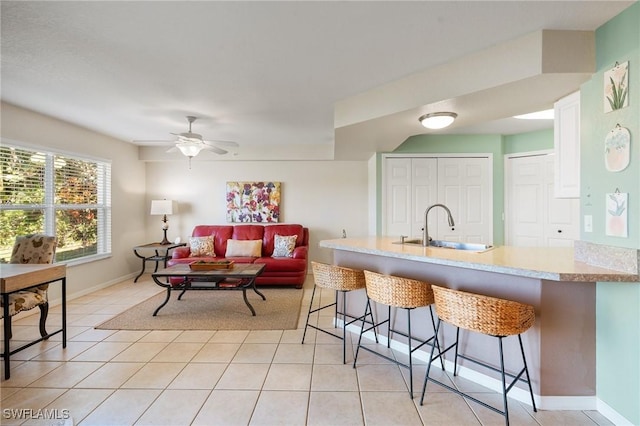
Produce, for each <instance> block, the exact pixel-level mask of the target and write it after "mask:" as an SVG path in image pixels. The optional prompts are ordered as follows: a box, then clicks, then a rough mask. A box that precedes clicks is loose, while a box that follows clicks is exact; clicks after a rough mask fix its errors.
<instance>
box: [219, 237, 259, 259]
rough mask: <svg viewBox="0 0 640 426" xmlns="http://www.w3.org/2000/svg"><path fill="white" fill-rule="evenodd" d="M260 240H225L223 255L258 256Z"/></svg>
mask: <svg viewBox="0 0 640 426" xmlns="http://www.w3.org/2000/svg"><path fill="white" fill-rule="evenodd" d="M260 256H262V240H227V253H226V254H225V257H260Z"/></svg>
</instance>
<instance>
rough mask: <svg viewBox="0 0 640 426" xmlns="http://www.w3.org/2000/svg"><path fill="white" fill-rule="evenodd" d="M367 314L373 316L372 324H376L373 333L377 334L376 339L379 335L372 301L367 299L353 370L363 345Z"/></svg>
mask: <svg viewBox="0 0 640 426" xmlns="http://www.w3.org/2000/svg"><path fill="white" fill-rule="evenodd" d="M367 314H369V315H371V322H372V323H373V324H374V327H373V332H374V334H376V338H377V333H376V330H375V321H374V319H373V311H372V308H371V299H369V298H368V297H367V304H366V306H365V307H364V315H363V316H362V327H361V328H360V336H359V337H358V347H356V353H355V355H354V356H353V368H356V362H357V361H358V354H359V353H360V344H361V343H362V335H363V334H364V326H365V324H366V322H365V321H364V320H365V319H367Z"/></svg>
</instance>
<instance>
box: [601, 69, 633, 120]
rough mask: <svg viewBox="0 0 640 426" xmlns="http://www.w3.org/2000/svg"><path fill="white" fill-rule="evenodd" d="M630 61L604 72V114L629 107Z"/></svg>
mask: <svg viewBox="0 0 640 426" xmlns="http://www.w3.org/2000/svg"><path fill="white" fill-rule="evenodd" d="M628 94H629V61H627V62H623V63H621V64H619V63H617V62H616V64H615V65H614V67H613V68H611V69H610V70H608V71H605V72H604V112H611V111H615V110H617V109H620V108H624V107H626V106H629V96H628Z"/></svg>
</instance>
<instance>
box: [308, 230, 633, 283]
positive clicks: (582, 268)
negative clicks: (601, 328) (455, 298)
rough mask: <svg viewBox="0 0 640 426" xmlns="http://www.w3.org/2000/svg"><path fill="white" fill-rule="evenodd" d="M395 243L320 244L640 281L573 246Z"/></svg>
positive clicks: (520, 271)
mask: <svg viewBox="0 0 640 426" xmlns="http://www.w3.org/2000/svg"><path fill="white" fill-rule="evenodd" d="M396 242H398V239H397V238H390V237H367V238H341V239H335V240H323V241H320V247H325V248H330V249H339V250H346V251H352V252H356V253H365V254H375V255H378V256H387V257H395V258H399V259H407V260H413V261H417V262H425V263H431V264H434V265H447V266H455V267H458V268H466V269H473V270H477V271H487V272H498V273H501V274H510V275H517V276H521V277H530V278H539V279H545V280H552V281H580V282H597V281H612V282H621V281H622V282H636V281H640V279H639V277H638V274H637V273H635V274H634V273H629V272H622V271H618V270H614V269H607V268H602V267H598V266H594V265H591V264H588V263H586V262H581V261H577V260H575V254H574V249H573V248H560V247H509V246H498V247H494V248H491V249H489V250H486V251H482V252H473V251H466V250H453V249H448V248H438V247H422V246H419V245H413V244H396Z"/></svg>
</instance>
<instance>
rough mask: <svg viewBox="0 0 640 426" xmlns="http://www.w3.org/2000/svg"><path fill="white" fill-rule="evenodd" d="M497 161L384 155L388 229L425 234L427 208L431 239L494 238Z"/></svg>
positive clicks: (482, 240)
mask: <svg viewBox="0 0 640 426" xmlns="http://www.w3.org/2000/svg"><path fill="white" fill-rule="evenodd" d="M492 164H493V162H492V159H491V158H490V157H488V156H485V157H439V158H436V157H427V156H414V157H404V156H403V157H393V156H389V157H385V159H384V169H383V170H384V176H383V182H384V184H383V186H384V190H383V209H382V211H383V220H382V224H383V229H382V232H383V234H384V235H388V236H397V237H398V239H399V238H400V235H407V236H409V237H411V238H422V229H423V228H424V220H425V218H424V214H425V210H426V209H427V208H428V207H429V206H431V205H433V204H436V203H442V204H445V205H446V206H447V207H449V209H450V210H451V213H452V215H453V218H454V220H455V222H456V226H454V227H453V228H451V227H449V226H448V223H447V216H446V213H445V212H444V209H440V208H436V209H433V210H432V211H431V212H430V213H429V234H430V236H431V238H433V239H444V240H449V241H463V242H477V243H485V244H492V243H493V178H492V176H493V166H492Z"/></svg>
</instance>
